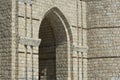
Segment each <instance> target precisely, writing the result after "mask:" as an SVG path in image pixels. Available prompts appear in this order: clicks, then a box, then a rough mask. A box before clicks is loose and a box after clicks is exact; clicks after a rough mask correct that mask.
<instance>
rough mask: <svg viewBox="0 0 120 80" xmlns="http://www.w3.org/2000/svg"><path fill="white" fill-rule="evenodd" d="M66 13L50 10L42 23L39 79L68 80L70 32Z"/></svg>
mask: <svg viewBox="0 0 120 80" xmlns="http://www.w3.org/2000/svg"><path fill="white" fill-rule="evenodd" d="M67 26H68V23H67V21H66V19H65V18H64V15H63V14H62V13H61V12H60V11H59V9H57V8H52V9H51V10H49V11H48V12H47V13H46V14H45V16H44V18H43V20H42V22H41V25H40V31H39V38H41V39H42V42H41V44H40V46H39V80H67V79H68V71H69V69H68V67H70V66H69V65H70V64H69V63H70V61H69V60H70V43H71V42H70V41H71V38H70V33H69V31H68V30H70V29H68V28H67Z"/></svg>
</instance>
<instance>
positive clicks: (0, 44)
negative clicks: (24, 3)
mask: <svg viewBox="0 0 120 80" xmlns="http://www.w3.org/2000/svg"><path fill="white" fill-rule="evenodd" d="M10 79H11V0H4V1H3V0H0V80H10Z"/></svg>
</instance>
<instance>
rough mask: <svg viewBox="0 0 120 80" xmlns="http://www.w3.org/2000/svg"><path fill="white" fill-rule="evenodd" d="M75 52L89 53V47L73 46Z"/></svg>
mask: <svg viewBox="0 0 120 80" xmlns="http://www.w3.org/2000/svg"><path fill="white" fill-rule="evenodd" d="M73 51H78V52H87V51H88V46H76V45H74V46H73Z"/></svg>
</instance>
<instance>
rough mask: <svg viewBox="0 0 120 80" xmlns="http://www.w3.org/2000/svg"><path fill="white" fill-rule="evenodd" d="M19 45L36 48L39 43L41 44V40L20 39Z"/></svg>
mask: <svg viewBox="0 0 120 80" xmlns="http://www.w3.org/2000/svg"><path fill="white" fill-rule="evenodd" d="M19 43H20V44H22V45H27V46H33V47H38V46H39V45H40V43H41V39H33V38H27V37H20V38H19Z"/></svg>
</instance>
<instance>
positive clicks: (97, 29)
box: [87, 0, 120, 80]
mask: <svg viewBox="0 0 120 80" xmlns="http://www.w3.org/2000/svg"><path fill="white" fill-rule="evenodd" d="M119 6H120V1H119V0H99V1H97V0H96V1H89V2H88V3H87V17H88V18H87V27H88V46H89V51H88V57H89V58H90V59H88V80H118V79H119V78H118V79H117V78H115V77H118V76H119V71H120V69H119V67H120V66H119V65H118V63H119V58H120V57H119V56H120V46H119V45H120V40H119V39H120V36H119V33H120V28H119V26H120V20H119V19H120V9H119Z"/></svg>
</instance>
